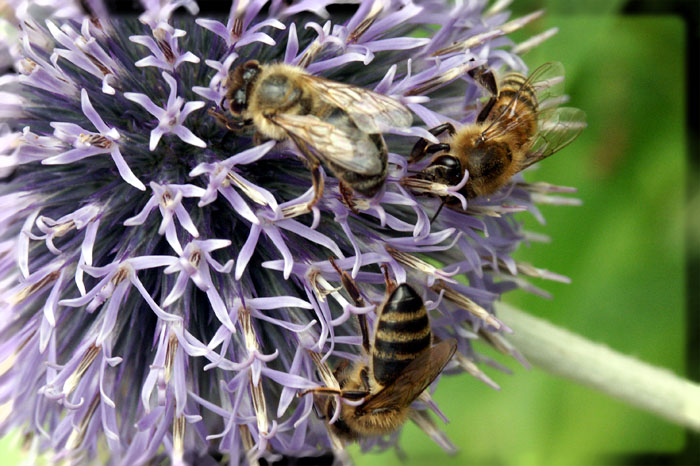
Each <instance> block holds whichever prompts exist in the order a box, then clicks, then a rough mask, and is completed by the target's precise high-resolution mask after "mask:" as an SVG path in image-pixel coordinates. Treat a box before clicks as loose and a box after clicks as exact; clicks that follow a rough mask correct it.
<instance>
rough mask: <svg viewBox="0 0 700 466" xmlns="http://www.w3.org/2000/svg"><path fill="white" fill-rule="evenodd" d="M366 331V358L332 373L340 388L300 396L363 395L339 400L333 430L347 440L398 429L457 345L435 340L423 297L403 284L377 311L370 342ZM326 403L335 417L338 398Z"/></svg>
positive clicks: (346, 279) (328, 412) (356, 297)
mask: <svg viewBox="0 0 700 466" xmlns="http://www.w3.org/2000/svg"><path fill="white" fill-rule="evenodd" d="M341 277H342V279H343V284H344V285H345V286H346V289H348V291H349V292H350V295H351V296H352V297H353V300H355V302H356V303H357V304H358V305H360V304H362V298H361V297H360V294H359V291H358V290H357V289H356V288H354V284H352V283H350V284H349V282H350V281H351V279H350V278H349V276H348V275H347V273H345V272H342V273H341ZM348 284H349V285H350V286H348ZM353 288H354V291H353ZM358 317H361V318H362V317H364V316H358ZM361 329H362V326H361ZM365 329H366V327H365ZM362 333H363V347H364V349H365V352H366V353H367V354H366V356H367V358H368V359H369V361H368V362H367V361H366V360H361V361H358V362H356V363H354V364H349V363H347V362H346V363H344V364H341V365H340V366H339V367H338V369H336V371H335V373H334V374H335V377H336V379H337V381H338V385H339V386H340V389H339V390H336V389H333V388H327V387H324V388H316V389H311V390H307V391H305V392H302V393H300V396H303V395H305V394H306V393H316V394H328V395H340V396H341V397H342V398H346V399H348V400H362V403H361V404H359V405H357V406H352V405H350V404H341V407H340V416H339V417H338V418H337V420H336V421H335V422H334V423H333V424H329V427H330V429H331V431H332V432H334V433H335V434H336V435H337V436H338V437H340V438H341V439H343V440H345V441H356V440H358V439H360V438H362V437H366V436H372V435H383V434H388V433H391V432H393V431H395V430H396V429H398V428H399V427H400V426H401V425H402V424H403V423H404V422H405V421H406V420H407V418H408V416H409V414H410V410H411V408H410V405H411V403H413V401H415V400H416V398H418V397H419V396H420V394H421V393H422V392H423V391H424V390H425V389H426V388H427V387H428V385H430V384H431V383H432V382H433V380H435V378H436V377H437V376H438V375H439V374H440V372H442V370H443V368H444V367H445V365H446V364H447V363H448V361H449V360H450V358H451V357H452V355H453V354H454V353H455V350H456V348H457V343H456V341H455V340H454V339H450V340H444V341H441V342H439V343H437V344H435V345H433V344H432V333H431V331H430V320H429V319H428V313H427V311H426V309H425V306H424V305H423V299H422V298H421V297H420V295H418V293H416V291H415V290H414V289H413V288H411V286H409V285H407V284H405V283H403V284H401V285H398V286H396V287H395V288H394V289H393V290H390V292H389V293H388V296H387V298H386V300H385V301H384V304H383V305H382V306H381V308H380V310H379V314H378V316H377V320H376V324H375V328H374V334H373V338H372V341H371V343H370V342H369V337H368V335H367V332H366V330H363V331H362ZM324 408H325V409H324V415H325V416H326V418H327V419H331V418H332V417H333V414H334V412H335V410H336V405H335V399H334V398H332V397H329V398H328V400H327V401H326V403H325V407H324Z"/></svg>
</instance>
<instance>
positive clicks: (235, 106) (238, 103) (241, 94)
mask: <svg viewBox="0 0 700 466" xmlns="http://www.w3.org/2000/svg"><path fill="white" fill-rule="evenodd" d="M246 102H247V99H246V93H245V91H244V90H243V89H238V90H237V91H236V92H234V94H233V99H232V100H231V107H230V109H231V113H233V114H234V115H240V114H241V113H242V112H243V111H244V110H245V109H246V107H247V105H246Z"/></svg>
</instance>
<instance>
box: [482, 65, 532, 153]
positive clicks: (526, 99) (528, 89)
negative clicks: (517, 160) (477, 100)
mask: <svg viewBox="0 0 700 466" xmlns="http://www.w3.org/2000/svg"><path fill="white" fill-rule="evenodd" d="M537 105H538V103H537V96H536V94H535V89H534V88H533V87H532V85H531V84H530V83H528V82H527V78H526V77H525V76H523V75H522V74H520V73H508V74H506V75H505V76H504V77H503V79H502V80H501V81H500V83H499V91H498V97H497V98H496V104H495V105H494V106H493V109H492V110H491V112H490V113H489V116H488V118H487V121H493V120H494V119H498V125H499V126H500V127H501V128H504V129H505V128H509V127H511V128H513V129H512V130H511V132H513V131H515V132H518V133H520V135H519V137H518V139H519V140H521V141H522V144H521V145H524V144H526V143H527V142H528V141H529V139H530V138H532V137H533V136H534V135H535V134H536V133H537ZM514 120H518V125H515V126H511V122H513V121H514Z"/></svg>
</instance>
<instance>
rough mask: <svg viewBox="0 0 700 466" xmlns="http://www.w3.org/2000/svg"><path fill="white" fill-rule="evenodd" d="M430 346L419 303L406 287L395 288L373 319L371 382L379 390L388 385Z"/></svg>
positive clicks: (426, 317) (423, 312)
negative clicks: (378, 387)
mask: <svg viewBox="0 0 700 466" xmlns="http://www.w3.org/2000/svg"><path fill="white" fill-rule="evenodd" d="M430 343H431V335H430V321H429V320H428V313H427V312H426V310H425V306H424V305H423V299H422V298H421V297H420V295H418V293H416V292H415V290H413V288H411V287H410V286H409V285H407V284H405V283H404V284H401V285H399V286H398V287H397V288H396V289H395V290H394V291H393V293H391V295H390V296H389V298H388V299H387V301H386V303H385V304H384V307H383V308H382V310H381V311H380V314H379V318H378V319H377V326H376V331H375V332H374V344H373V345H372V375H373V377H374V380H376V381H377V382H378V383H379V384H381V385H382V386H386V385H388V384H390V383H391V382H393V381H394V379H396V377H397V376H398V375H399V374H400V373H401V371H402V370H403V369H404V368H405V367H406V366H407V365H408V363H410V362H411V361H412V360H413V359H415V358H416V356H417V355H418V354H420V353H421V352H422V351H425V350H427V349H428V348H429V347H430Z"/></svg>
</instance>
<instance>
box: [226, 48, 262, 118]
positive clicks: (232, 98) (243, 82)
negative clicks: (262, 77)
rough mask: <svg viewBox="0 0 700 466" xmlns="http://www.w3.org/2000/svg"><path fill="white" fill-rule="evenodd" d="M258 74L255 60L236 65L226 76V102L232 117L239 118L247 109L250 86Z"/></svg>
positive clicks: (257, 65) (258, 70)
mask: <svg viewBox="0 0 700 466" xmlns="http://www.w3.org/2000/svg"><path fill="white" fill-rule="evenodd" d="M259 74H260V63H258V61H257V60H249V61H247V62H245V63H243V64H241V65H238V67H236V69H235V70H233V71H232V72H231V73H230V74H229V76H228V83H227V87H228V91H227V92H226V100H228V105H229V111H230V112H231V113H232V114H233V116H240V115H241V113H243V112H244V111H245V110H246V109H247V108H248V95H249V91H250V87H251V85H252V84H253V83H254V82H255V80H256V79H257V77H258V75H259Z"/></svg>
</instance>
